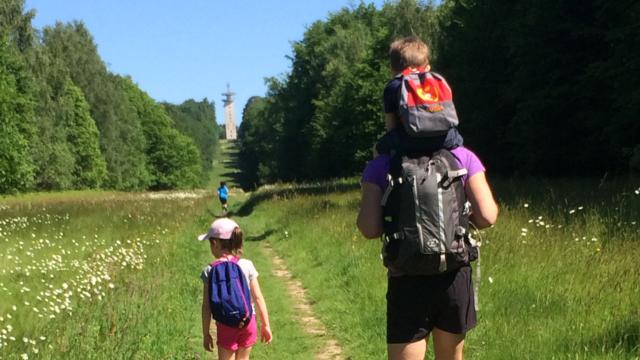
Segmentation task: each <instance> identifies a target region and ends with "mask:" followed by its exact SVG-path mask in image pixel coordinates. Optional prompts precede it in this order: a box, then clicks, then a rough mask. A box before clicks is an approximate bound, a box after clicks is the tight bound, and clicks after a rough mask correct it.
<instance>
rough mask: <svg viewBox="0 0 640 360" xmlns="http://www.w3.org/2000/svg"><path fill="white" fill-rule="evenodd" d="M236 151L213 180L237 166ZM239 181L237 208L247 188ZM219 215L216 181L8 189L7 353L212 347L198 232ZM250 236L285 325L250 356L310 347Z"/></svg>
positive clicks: (158, 352)
mask: <svg viewBox="0 0 640 360" xmlns="http://www.w3.org/2000/svg"><path fill="white" fill-rule="evenodd" d="M223 150H224V151H225V152H226V151H227V150H228V144H223ZM230 152H231V151H230ZM227 155H228V154H224V156H223V157H222V158H221V159H220V160H219V163H218V164H217V166H216V167H215V168H214V172H213V173H212V174H211V176H212V179H213V178H220V177H221V176H223V175H225V176H228V175H229V174H230V172H232V171H233V170H229V169H227V167H226V166H227V161H228V160H227ZM213 186H214V183H212V185H211V187H213ZM231 186H232V193H231V206H232V208H233V206H238V205H239V202H240V201H242V199H243V198H244V196H245V195H244V193H243V192H242V191H240V190H238V189H236V188H235V187H234V184H233V183H231ZM211 187H210V188H211ZM220 215H221V213H220V207H219V203H218V201H217V198H216V197H215V192H214V191H213V190H200V191H172V192H154V193H118V192H96V191H77V192H62V193H35V194H27V195H20V196H12V197H5V198H2V199H0V269H1V270H0V358H1V359H201V358H213V355H211V354H207V353H206V352H205V351H204V350H202V331H201V325H200V324H201V322H200V306H201V302H202V282H201V280H200V278H199V274H200V271H201V270H202V268H203V267H204V266H205V265H206V264H207V263H209V262H210V261H211V254H210V251H209V248H208V246H207V245H206V244H204V243H201V242H198V241H196V236H197V235H198V234H200V233H202V232H204V231H205V230H206V228H207V227H208V225H209V224H210V223H211V221H212V219H214V218H215V217H216V216H220ZM253 239H256V237H255V236H254V237H251V236H248V240H249V241H247V244H246V245H245V249H246V253H247V254H249V255H251V254H254V255H255V256H252V259H253V260H254V262H255V264H256V266H257V268H258V269H259V270H260V279H261V282H262V283H263V287H264V289H263V292H264V294H265V296H266V297H267V299H269V306H270V309H271V310H272V311H273V312H275V313H276V314H280V315H279V316H276V317H274V319H272V326H273V327H274V329H287V330H286V331H284V330H278V331H277V333H276V336H277V337H278V339H279V340H280V341H278V342H276V343H274V344H272V345H270V346H268V347H264V348H263V347H262V345H258V351H256V352H255V356H253V358H255V359H273V358H300V359H305V358H311V357H312V356H313V355H312V354H313V351H314V349H315V344H316V341H315V340H314V339H313V338H311V337H310V336H305V335H304V332H303V331H302V330H301V328H300V327H299V326H298V325H297V324H296V323H295V321H294V320H293V319H292V316H293V315H292V314H290V311H289V310H290V309H291V308H292V304H291V300H290V299H289V298H287V297H286V296H282V294H283V293H285V290H284V288H283V285H282V284H280V283H278V282H277V280H276V278H275V277H274V276H272V275H271V263H270V262H269V259H268V258H265V257H264V256H262V257H261V256H259V254H260V253H261V250H260V247H261V246H262V245H261V244H260V243H259V242H256V241H252V240H253Z"/></svg>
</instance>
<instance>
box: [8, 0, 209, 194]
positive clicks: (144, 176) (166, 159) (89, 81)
mask: <svg viewBox="0 0 640 360" xmlns="http://www.w3.org/2000/svg"><path fill="white" fill-rule="evenodd" d="M34 16H35V10H28V11H25V4H24V0H3V2H2V6H0V124H1V126H0V194H6V193H15V192H24V191H53V190H67V189H114V190H127V191H132V190H147V189H149V190H165V189H177V188H193V187H197V186H202V185H203V184H204V183H205V182H206V180H207V177H206V175H207V174H208V172H209V171H210V170H211V168H212V163H213V161H212V160H213V158H212V157H213V154H214V153H215V151H216V148H217V143H218V127H217V125H216V121H215V109H214V104H213V103H212V102H210V101H209V100H207V99H206V98H205V99H203V100H202V101H195V100H187V101H185V102H184V103H182V104H180V105H174V104H167V103H162V104H161V103H157V102H156V101H155V100H154V99H152V98H151V97H150V96H149V95H148V94H147V93H145V92H144V91H143V90H141V89H140V88H139V87H138V85H137V84H136V83H135V82H134V81H133V80H132V79H131V78H130V77H128V76H122V75H118V74H114V73H112V72H111V71H109V69H108V67H107V65H106V64H105V62H104V61H103V60H102V59H101V58H100V55H99V54H98V51H97V46H96V44H95V42H94V41H93V38H92V36H91V34H90V32H89V29H87V27H86V26H85V25H84V24H83V23H82V22H79V21H74V22H71V23H60V22H59V23H56V24H53V25H51V26H46V27H44V28H43V29H35V28H34V27H33V26H32V24H31V21H32V19H33V17H34Z"/></svg>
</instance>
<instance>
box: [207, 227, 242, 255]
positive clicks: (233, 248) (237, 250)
mask: <svg viewBox="0 0 640 360" xmlns="http://www.w3.org/2000/svg"><path fill="white" fill-rule="evenodd" d="M243 237H244V236H243V234H242V229H240V227H236V228H235V229H233V233H231V237H230V238H229V239H213V238H211V239H209V241H218V243H219V244H220V249H222V250H225V251H228V252H230V253H231V255H233V256H241V255H242V243H243Z"/></svg>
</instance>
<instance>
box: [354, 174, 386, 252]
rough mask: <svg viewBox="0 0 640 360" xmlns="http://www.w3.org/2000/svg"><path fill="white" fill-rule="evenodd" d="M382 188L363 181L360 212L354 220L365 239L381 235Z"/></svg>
mask: <svg viewBox="0 0 640 360" xmlns="http://www.w3.org/2000/svg"><path fill="white" fill-rule="evenodd" d="M381 200H382V189H380V187H379V186H378V185H376V184H373V183H369V182H363V183H362V195H361V199H360V212H358V220H357V221H356V223H357V225H358V229H359V230H360V232H361V233H362V235H364V237H366V238H367V239H374V238H377V237H380V235H382V205H380V201H381Z"/></svg>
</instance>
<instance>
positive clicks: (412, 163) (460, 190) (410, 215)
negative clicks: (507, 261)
mask: <svg viewBox="0 0 640 360" xmlns="http://www.w3.org/2000/svg"><path fill="white" fill-rule="evenodd" d="M466 173H467V170H466V169H464V168H461V167H460V166H459V164H458V162H457V160H456V158H455V157H454V155H453V154H452V153H451V152H450V151H449V150H447V149H437V150H435V151H432V152H428V153H425V152H424V151H419V152H415V151H414V152H407V151H406V150H403V151H397V152H395V151H394V153H393V154H392V157H391V166H390V171H389V174H388V175H387V180H388V181H389V186H388V187H387V189H386V191H385V193H384V195H383V198H382V206H383V216H384V235H383V249H382V255H383V261H384V264H385V266H387V267H391V268H392V269H394V270H397V271H401V272H402V273H404V274H406V275H433V274H439V273H443V272H447V271H451V270H455V269H458V268H460V267H462V266H464V265H468V264H469V262H470V261H473V260H475V259H476V258H477V256H478V252H477V248H476V247H475V246H473V245H472V241H473V240H472V239H471V238H470V236H469V212H470V205H469V203H468V202H467V198H466V194H465V191H464V185H463V183H462V177H463V176H464V175H466Z"/></svg>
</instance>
